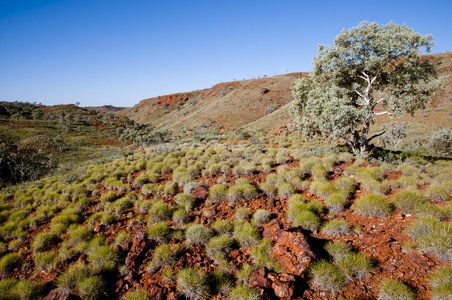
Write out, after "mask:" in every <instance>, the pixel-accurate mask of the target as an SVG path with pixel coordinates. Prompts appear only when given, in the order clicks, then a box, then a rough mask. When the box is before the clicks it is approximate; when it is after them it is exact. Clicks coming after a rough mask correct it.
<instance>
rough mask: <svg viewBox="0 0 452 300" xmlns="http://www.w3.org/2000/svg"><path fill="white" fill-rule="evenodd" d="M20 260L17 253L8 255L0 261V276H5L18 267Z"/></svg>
mask: <svg viewBox="0 0 452 300" xmlns="http://www.w3.org/2000/svg"><path fill="white" fill-rule="evenodd" d="M21 264H22V259H21V258H20V256H19V254H17V253H8V254H5V255H3V257H2V258H1V259H0V275H6V274H8V273H10V272H11V271H13V269H14V268H17V267H20V266H21Z"/></svg>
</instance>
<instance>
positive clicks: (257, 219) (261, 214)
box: [252, 209, 270, 225]
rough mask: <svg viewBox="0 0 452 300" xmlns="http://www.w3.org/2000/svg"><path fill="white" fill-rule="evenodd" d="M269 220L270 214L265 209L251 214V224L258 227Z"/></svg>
mask: <svg viewBox="0 0 452 300" xmlns="http://www.w3.org/2000/svg"><path fill="white" fill-rule="evenodd" d="M269 220H270V213H269V212H268V211H266V210H265V209H258V210H256V211H255V212H254V214H253V220H252V222H253V224H254V225H260V224H262V223H267V222H268V221H269Z"/></svg>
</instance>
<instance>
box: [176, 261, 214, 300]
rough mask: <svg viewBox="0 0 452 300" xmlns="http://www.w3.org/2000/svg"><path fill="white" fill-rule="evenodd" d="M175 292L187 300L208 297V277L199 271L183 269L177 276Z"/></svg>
mask: <svg viewBox="0 0 452 300" xmlns="http://www.w3.org/2000/svg"><path fill="white" fill-rule="evenodd" d="M176 288H177V290H178V291H179V293H181V294H182V295H184V296H185V297H186V298H187V299H190V300H198V299H202V298H207V297H209V296H210V292H209V286H208V277H207V275H206V274H205V273H204V272H203V271H202V270H201V269H195V268H184V269H182V270H180V271H179V273H178V274H177V286H176Z"/></svg>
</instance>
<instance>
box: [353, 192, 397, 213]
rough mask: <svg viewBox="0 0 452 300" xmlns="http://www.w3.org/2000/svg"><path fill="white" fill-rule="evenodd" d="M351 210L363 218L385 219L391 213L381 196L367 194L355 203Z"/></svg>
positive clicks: (388, 205)
mask: <svg viewBox="0 0 452 300" xmlns="http://www.w3.org/2000/svg"><path fill="white" fill-rule="evenodd" d="M353 210H354V211H355V212H356V213H357V214H358V215H361V216H364V217H376V218H386V217H388V216H389V214H390V213H391V205H390V204H389V203H388V201H387V200H386V198H385V197H383V196H381V195H376V194H367V195H364V196H362V197H360V198H359V199H358V200H357V201H356V202H355V204H354V207H353Z"/></svg>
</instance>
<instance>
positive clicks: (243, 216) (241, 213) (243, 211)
mask: <svg viewBox="0 0 452 300" xmlns="http://www.w3.org/2000/svg"><path fill="white" fill-rule="evenodd" d="M234 217H235V219H236V220H239V221H246V220H248V218H249V217H250V212H249V211H248V209H247V208H245V207H239V208H237V209H236V210H235V213H234Z"/></svg>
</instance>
